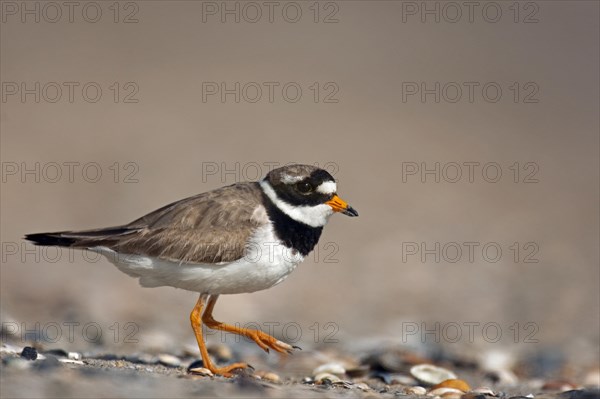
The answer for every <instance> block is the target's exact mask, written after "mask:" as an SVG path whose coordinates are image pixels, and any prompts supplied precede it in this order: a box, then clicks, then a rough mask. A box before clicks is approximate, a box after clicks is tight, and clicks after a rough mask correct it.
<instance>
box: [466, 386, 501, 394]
mask: <svg viewBox="0 0 600 399" xmlns="http://www.w3.org/2000/svg"><path fill="white" fill-rule="evenodd" d="M471 392H472V393H476V394H479V395H487V396H496V394H495V393H494V391H492V389H491V388H488V387H479V388H475V389H473V390H472V391H471Z"/></svg>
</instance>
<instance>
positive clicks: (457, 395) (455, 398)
mask: <svg viewBox="0 0 600 399" xmlns="http://www.w3.org/2000/svg"><path fill="white" fill-rule="evenodd" d="M464 394H465V393H464V392H462V391H461V392H446V393H444V394H442V396H441V397H442V398H444V399H461V398H462V397H463V395H464Z"/></svg>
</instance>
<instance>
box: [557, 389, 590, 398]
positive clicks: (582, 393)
mask: <svg viewBox="0 0 600 399" xmlns="http://www.w3.org/2000/svg"><path fill="white" fill-rule="evenodd" d="M558 397H559V398H561V399H598V398H599V397H600V391H599V390H597V389H573V390H571V391H566V392H561V393H559V394H558Z"/></svg>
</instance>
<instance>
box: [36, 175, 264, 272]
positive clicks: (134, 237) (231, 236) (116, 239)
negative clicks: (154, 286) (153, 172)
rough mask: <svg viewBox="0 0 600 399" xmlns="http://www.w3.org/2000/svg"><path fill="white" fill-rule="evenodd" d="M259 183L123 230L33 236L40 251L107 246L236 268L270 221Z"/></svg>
mask: <svg viewBox="0 0 600 399" xmlns="http://www.w3.org/2000/svg"><path fill="white" fill-rule="evenodd" d="M259 206H262V201H261V190H260V187H259V186H258V184H257V183H238V184H234V185H231V186H227V187H223V188H220V189H217V190H214V191H209V192H206V193H202V194H199V195H196V196H193V197H189V198H186V199H183V200H180V201H177V202H174V203H172V204H169V205H167V206H164V207H162V208H160V209H157V210H156V211H154V212H151V213H149V214H147V215H146V216H143V217H141V218H139V219H137V220H134V221H133V222H131V223H129V224H127V225H124V226H118V227H110V228H106V229H98V230H88V231H81V232H58V233H41V234H30V235H28V236H26V238H27V239H29V240H31V241H34V242H35V243H36V244H39V245H62V246H71V247H77V248H91V247H95V246H105V247H108V248H110V249H113V250H115V251H117V252H119V253H122V254H132V255H147V256H153V257H157V258H160V259H165V260H171V261H174V262H183V263H218V262H232V261H235V260H237V259H240V258H242V257H243V256H244V252H245V245H246V241H247V239H248V237H249V236H250V235H251V234H252V233H253V232H254V231H255V230H256V228H257V227H260V226H261V225H262V224H263V223H264V222H265V220H257V219H256V218H254V217H253V212H254V210H255V209H256V208H257V207H259Z"/></svg>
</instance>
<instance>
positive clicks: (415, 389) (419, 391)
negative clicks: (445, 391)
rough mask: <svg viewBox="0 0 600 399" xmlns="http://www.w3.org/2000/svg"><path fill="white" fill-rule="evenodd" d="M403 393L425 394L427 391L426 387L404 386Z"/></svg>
mask: <svg viewBox="0 0 600 399" xmlns="http://www.w3.org/2000/svg"><path fill="white" fill-rule="evenodd" d="M404 393H405V394H407V395H419V396H422V395H425V394H426V393H427V389H425V388H424V387H421V386H418V385H417V386H416V387H407V388H404Z"/></svg>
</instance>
